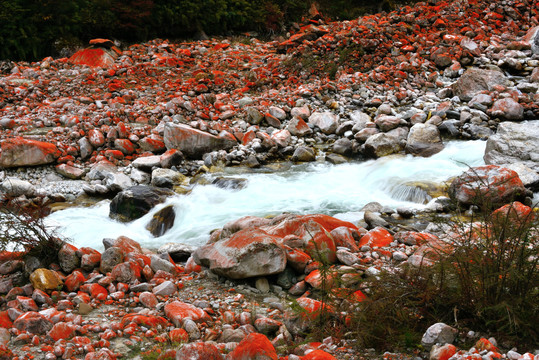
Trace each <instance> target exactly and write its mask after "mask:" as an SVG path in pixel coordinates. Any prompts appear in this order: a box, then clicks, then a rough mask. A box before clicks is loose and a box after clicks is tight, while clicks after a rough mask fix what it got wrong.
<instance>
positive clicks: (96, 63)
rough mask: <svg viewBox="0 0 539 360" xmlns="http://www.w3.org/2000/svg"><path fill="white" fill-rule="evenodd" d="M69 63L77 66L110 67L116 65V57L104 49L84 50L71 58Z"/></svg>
mask: <svg viewBox="0 0 539 360" xmlns="http://www.w3.org/2000/svg"><path fill="white" fill-rule="evenodd" d="M69 62H71V63H73V64H75V65H87V66H91V67H109V66H112V64H114V57H113V56H112V55H111V54H110V53H109V52H107V51H106V50H104V49H102V48H98V49H84V50H80V51H77V52H76V53H75V54H73V56H71V57H70V58H69Z"/></svg>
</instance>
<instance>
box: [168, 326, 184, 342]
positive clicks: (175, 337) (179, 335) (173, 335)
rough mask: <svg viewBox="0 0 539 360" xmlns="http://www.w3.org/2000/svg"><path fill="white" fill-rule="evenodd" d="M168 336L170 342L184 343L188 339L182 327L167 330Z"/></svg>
mask: <svg viewBox="0 0 539 360" xmlns="http://www.w3.org/2000/svg"><path fill="white" fill-rule="evenodd" d="M168 337H169V339H170V341H171V342H172V343H186V342H188V341H189V334H188V333H187V331H185V330H184V329H172V330H170V331H169V332H168Z"/></svg>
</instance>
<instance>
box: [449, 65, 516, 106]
mask: <svg viewBox="0 0 539 360" xmlns="http://www.w3.org/2000/svg"><path fill="white" fill-rule="evenodd" d="M495 85H503V86H508V85H510V81H509V79H507V77H506V76H505V75H504V74H503V73H502V72H501V71H499V70H487V69H478V68H472V69H468V70H466V71H465V72H464V74H462V76H461V77H460V78H459V79H458V80H457V82H455V83H454V84H453V87H452V88H453V94H455V95H456V96H458V97H459V98H460V99H461V100H462V101H470V100H472V98H473V97H474V95H476V94H477V93H479V92H481V91H483V90H488V91H492V90H493V89H494V86H495Z"/></svg>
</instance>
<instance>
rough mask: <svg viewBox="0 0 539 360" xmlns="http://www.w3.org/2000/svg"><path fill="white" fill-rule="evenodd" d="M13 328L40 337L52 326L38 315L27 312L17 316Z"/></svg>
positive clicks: (33, 312)
mask: <svg viewBox="0 0 539 360" xmlns="http://www.w3.org/2000/svg"><path fill="white" fill-rule="evenodd" d="M13 326H14V327H16V328H17V329H19V330H24V331H27V332H29V333H32V334H37V335H41V334H45V333H46V332H47V331H49V330H50V329H52V326H53V324H52V322H51V321H50V320H47V318H45V317H44V316H43V315H41V314H40V313H38V312H35V311H29V312H26V313H24V314H22V315H21V316H19V317H18V318H17V320H15V322H14V323H13Z"/></svg>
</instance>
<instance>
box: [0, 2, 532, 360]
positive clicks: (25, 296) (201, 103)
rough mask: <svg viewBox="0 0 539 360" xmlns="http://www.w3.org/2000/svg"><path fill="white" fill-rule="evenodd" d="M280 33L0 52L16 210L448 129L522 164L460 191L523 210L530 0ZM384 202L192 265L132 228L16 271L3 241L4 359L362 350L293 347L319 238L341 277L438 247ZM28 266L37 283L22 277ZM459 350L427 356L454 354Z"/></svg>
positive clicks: (297, 225)
mask: <svg viewBox="0 0 539 360" xmlns="http://www.w3.org/2000/svg"><path fill="white" fill-rule="evenodd" d="M281 40H282V41H272V42H262V41H259V40H256V39H249V38H245V39H242V41H237V40H236V41H234V40H230V39H222V40H221V39H220V40H215V39H214V40H207V41H197V42H191V43H173V42H169V41H166V40H154V41H151V42H148V43H145V44H137V45H133V46H130V47H128V48H125V49H120V48H118V47H117V46H115V45H114V43H113V42H111V41H109V40H104V39H96V40H93V41H92V42H91V47H90V48H89V49H86V50H83V51H81V52H79V53H77V54H74V55H73V56H72V57H70V58H62V59H52V58H47V59H44V60H43V61H40V62H37V63H22V62H21V63H7V64H5V65H6V66H5V67H2V71H3V72H4V73H3V74H2V76H1V77H0V104H1V109H2V110H1V114H0V139H1V148H0V149H1V151H0V167H1V168H3V170H2V172H1V173H0V181H1V185H0V189H1V193H0V194H2V196H3V197H5V198H6V199H10V202H11V203H12V204H18V206H24V205H29V204H32V203H35V204H38V205H40V206H42V205H48V204H51V203H54V202H58V201H66V200H67V201H73V200H75V198H76V197H77V196H79V195H81V194H82V193H86V194H89V195H91V196H108V197H113V196H116V195H117V194H118V195H117V198H116V199H118V197H122V196H123V197H124V198H132V196H131V195H129V196H126V195H125V194H132V193H133V192H140V193H142V194H146V195H143V196H142V195H141V196H140V197H141V198H144V199H148V198H152V197H151V196H148V191H149V192H157V193H159V194H158V195H155V199H157V200H156V202H159V201H161V200H159V199H160V196H166V194H167V193H171V191H170V190H169V189H174V190H176V191H178V192H179V191H181V188H182V187H185V186H186V184H188V183H189V178H190V177H193V176H195V175H196V174H197V173H200V172H204V171H208V170H209V169H211V167H212V166H222V165H225V166H234V165H243V166H249V167H259V166H263V165H265V164H268V163H271V162H274V161H280V160H292V161H298V162H299V161H315V160H319V161H323V160H325V161H329V162H332V163H340V162H344V161H347V160H348V159H351V158H369V157H381V156H386V155H389V154H393V153H401V152H406V153H411V154H413V155H416V156H430V155H431V154H434V153H436V152H438V151H440V150H441V149H442V148H443V140H442V139H443V138H445V137H451V138H464V139H476V138H481V139H489V145H488V146H487V154H486V156H485V159H486V161H487V163H489V164H498V165H504V166H508V167H512V168H514V170H515V171H516V172H517V173H518V175H517V173H515V172H513V171H511V170H504V169H501V168H498V167H496V166H494V165H491V166H487V167H484V168H481V169H479V170H476V172H475V173H474V174H466V175H465V179H466V181H464V180H463V181H462V182H463V183H469V180H470V176H472V177H473V175H476V176H477V175H478V174H479V176H480V180H478V183H481V182H485V181H486V182H487V183H489V184H490V185H491V186H499V187H500V188H499V191H497V192H496V193H495V195H496V196H498V197H496V198H493V201H494V202H495V203H496V204H497V205H499V206H502V205H504V204H506V203H507V202H508V201H510V200H514V199H517V200H521V201H523V202H525V203H527V204H528V205H530V204H529V201H530V199H529V197H528V198H527V196H529V195H530V193H529V190H530V189H532V190H535V188H536V186H537V184H538V183H539V180H538V178H539V176H538V174H537V169H538V168H539V166H538V165H537V161H538V159H539V157H536V156H535V153H534V151H533V150H530V146H529V145H527V144H529V143H530V141H532V140H534V139H533V134H534V133H535V132H536V131H538V130H537V129H538V125H537V121H528V122H522V121H524V120H534V119H538V118H539V93H538V89H539V7H538V4H537V3H536V2H535V1H531V0H530V1H528V0H523V1H510V0H506V1H498V2H491V1H482V0H478V1H466V2H463V1H453V2H449V1H448V2H439V1H430V2H427V3H418V4H417V5H415V6H414V7H404V8H402V9H401V10H399V11H396V12H392V13H389V14H379V15H372V16H367V17H364V18H360V19H357V20H353V21H347V22H335V23H328V24H326V23H324V21H323V20H313V21H311V22H310V23H309V24H308V25H305V26H304V27H302V28H301V29H300V30H299V31H298V32H297V33H295V34H292V35H291V36H290V37H289V38H287V39H281ZM498 127H499V129H500V131H498ZM497 131H498V133H496V132H497ZM495 134H496V135H495ZM508 149H511V151H508ZM466 176H467V177H466ZM500 176H505V177H506V179H509V180H508V181H509V182H510V184H511V186H510V187H507V186H505V185H506V184H505V183H503V182H502V183H499V178H500ZM519 176H520V178H519ZM520 179H522V180H523V181H521V180H520ZM454 184H455V185H454V186H453V187H452V188H451V191H450V194H449V195H451V196H452V197H453V198H455V199H458V200H459V201H460V202H462V203H466V204H471V203H473V201H471V200H469V199H470V197H472V196H473V194H472V193H470V189H468V188H466V187H465V186H462V185H463V184H462V183H461V184H459V183H458V182H457V183H454ZM147 185H151V186H153V188H149V187H147ZM152 196H153V195H152ZM116 201H117V202H120V200H116ZM467 201H468V202H467ZM156 202H153V203H151V202H150V203H145V204H143V205H142V208H143V209H146V210H143V211H147V210H148V209H149V208H150V207H151V206H153V205H155V203H156ZM443 204H444V202H443V200H442V199H439V201H438V203H436V204H433V206H434V208H433V209H438V210H443V209H444V205H443ZM519 206H520V205H519ZM522 206H523V207H524V206H525V205H522ZM382 208H383V207H382V206H380V207H377V208H375V209H373V211H372V212H371V213H370V214H369V215H368V216H366V219H365V224H364V225H365V228H363V227H358V226H357V225H355V224H350V223H344V222H340V221H339V220H337V219H333V218H330V217H325V216H317V215H311V216H309V215H306V216H291V215H283V216H279V217H276V218H274V219H260V218H247V219H239V220H238V221H237V222H235V223H231V224H227V225H226V226H225V227H224V228H223V229H222V230H220V231H216V232H214V233H213V234H212V239H211V240H210V243H209V244H207V245H205V246H203V247H201V248H199V249H197V250H196V251H195V252H194V254H193V255H192V256H190V257H189V260H187V262H186V263H185V266H184V265H178V264H179V263H180V262H183V261H185V258H182V257H178V258H176V259H173V258H172V257H171V256H175V255H174V252H173V251H172V250H170V249H169V250H167V251H164V252H163V253H162V254H160V255H157V254H153V253H151V252H149V251H147V250H145V249H142V248H140V246H139V245H138V244H136V243H134V242H133V241H132V240H130V239H127V238H119V239H114V240H111V239H106V240H104V241H105V247H106V250H105V251H104V252H103V253H99V252H97V251H95V250H93V249H89V248H80V249H76V248H74V247H73V246H71V245H63V247H62V250H61V251H60V253H59V255H58V259H56V260H55V261H54V262H53V264H52V265H50V266H47V268H44V267H43V266H42V263H41V261H42V260H44V259H35V261H33V262H26V263H22V262H20V261H18V260H13V259H11V258H10V256H9V255H10V254H9V253H5V254H4V255H3V260H2V265H1V267H0V269H1V273H2V274H3V276H4V277H3V279H2V281H1V284H0V292H1V293H3V294H5V295H4V296H3V297H2V311H1V312H0V324H1V327H0V335H1V339H2V342H3V343H4V344H7V345H6V346H7V347H5V348H3V351H5V355H4V353H0V356H5V358H12V357H13V356H15V355H10V354H11V353H10V351H14V353H15V354H16V355H17V356H18V358H20V359H26V358H42V359H56V358H64V359H68V358H86V359H88V360H89V359H112V358H117V357H121V356H122V355H123V356H124V357H125V356H129V357H132V356H135V354H134V353H133V352H129V351H130V350H129V348H126V346H129V347H132V346H133V345H139V346H142V347H144V348H145V349H150V348H151V347H152V346H153V345H152V344H156V343H159V344H163V347H164V348H167V347H170V348H173V347H174V349H173V350H171V352H170V353H169V354H168V355H169V356H171V357H174V356H175V357H176V358H177V359H187V358H189V356H195V358H197V357H196V356H198V358H201V359H206V358H207V359H210V358H215V359H220V358H223V355H222V354H224V353H227V352H230V353H229V354H228V355H227V358H230V359H247V358H253V357H254V356H255V355H254V354H253V353H252V352H253V351H254V352H256V351H258V352H259V353H264V355H260V354H259V356H262V357H261V358H264V359H266V358H267V359H277V358H278V356H281V357H284V358H286V356H288V359H297V358H298V357H299V356H302V357H301V358H302V359H326V358H328V359H329V358H332V357H331V355H329V354H326V352H325V351H327V352H329V353H332V354H333V355H334V356H335V357H337V358H339V359H341V358H342V359H346V358H349V359H355V358H360V357H362V355H361V354H357V353H356V352H355V350H353V349H352V347H351V344H350V343H347V342H346V341H343V342H341V339H337V338H328V339H326V340H324V342H323V343H322V344H320V343H309V344H307V345H301V346H300V345H299V341H301V340H302V337H301V336H300V334H301V330H302V329H304V328H305V327H306V326H308V325H309V320H310V319H311V317H310V316H311V313H313V312H314V313H316V311H317V310H318V309H320V308H321V307H323V305H322V304H321V303H320V302H319V301H318V300H316V299H314V298H313V297H312V296H310V295H309V289H317V288H320V286H321V279H320V271H319V270H318V267H319V265H318V262H317V261H316V260H317V256H320V253H319V251H314V250H318V249H320V248H322V249H324V254H323V256H324V257H326V260H327V261H329V262H330V263H332V264H334V266H335V268H336V269H337V270H339V271H337V273H339V274H341V275H343V274H346V276H344V275H343V277H344V279H345V280H346V281H349V282H350V284H353V283H354V282H355V281H356V280H358V279H361V278H365V277H368V276H376V274H377V273H378V271H380V269H381V268H388V267H389V268H390V267H393V266H396V265H398V264H401V263H403V262H406V263H409V264H412V265H414V264H416V265H417V264H422V263H423V262H424V261H427V262H428V261H429V259H428V254H429V251H428V246H427V247H424V246H426V245H427V244H429V243H430V246H437V245H436V244H438V241H439V239H438V237H437V236H438V235H439V234H436V232H435V231H434V230H433V229H430V230H431V231H430V232H426V233H424V234H421V233H420V232H418V231H412V232H409V231H408V232H405V231H402V229H399V228H398V227H393V225H391V224H390V223H388V222H387V221H386V220H385V219H384V218H382V217H381V216H380V215H378V214H377V213H383V211H382ZM519 209H520V207H519ZM528 209H529V208H528ZM526 211H527V210H526V209H524V210H522V213H526ZM411 215H413V214H408V213H407V212H406V211H401V212H400V213H399V214H398V216H400V217H408V216H411ZM118 216H127V217H128V218H129V217H131V218H133V217H137V216H139V215H137V214H133V213H128V214H125V213H122V211H121V210H119V211H118ZM168 216H169V215H163V218H167V217H168ZM398 216H397V215H394V216H393V217H398ZM306 229H308V231H307V232H306ZM241 249H243V250H245V249H248V250H249V251H250V254H251V255H252V254H255V255H256V256H254V255H253V256H246V254H245V253H243V252H241V251H239V250H241ZM313 249H314V250H313ZM191 251H192V249H189V250H188V251H187V254H189V253H191ZM180 253H182V252H180ZM185 253H186V252H185V251H184V252H183V254H184V255H185ZM178 256H179V255H178ZM254 260H256V261H254ZM318 260H319V259H318ZM176 261H177V262H178V263H177V262H176ZM200 265H202V266H204V267H205V269H202V268H201V267H200ZM24 275H26V276H30V279H31V280H32V282H31V284H26V285H22V284H20V279H21V277H24ZM218 275H219V276H218ZM341 275H339V276H341ZM238 279H240V280H238ZM241 279H248V280H241ZM268 279H270V282H268ZM232 280H234V281H235V282H233V281H232ZM18 285H22V286H18ZM287 296H299V298H298V299H297V300H296V302H297V304H299V306H300V307H302V308H303V309H305V311H306V314H305V313H304V314H303V315H302V316H303V317H302V316H299V317H298V315H297V314H295V313H292V312H290V311H289V309H288V303H287V301H286V300H284V299H286V297H287ZM345 296H346V297H347V300H348V301H361V300H362V299H363V298H364V296H365V295H364V294H363V293H361V291H359V292H358V291H356V292H354V293H353V294H348V293H346V295H345ZM440 331H441V330H440ZM449 332H450V333H451V332H452V330H449ZM434 333H436V331H435V330H432V334H430V335H428V334H426V335H425V336H426V337H424V340H425V344H424V346H425V347H426V348H430V347H431V346H432V345H433V344H436V343H441V345H443V344H445V343H450V342H452V340H447V338H441V337H440V338H437V336H438V335H433V334H434ZM260 334H264V335H260ZM270 340H271V341H270ZM199 341H204V343H203V344H201V343H199ZM179 342H187V343H188V345H185V346H184V347H182V348H181V349H180V350H178V351H177V352H176V351H175V349H176V348H177V347H176V346H175V345H174V346H172V345H171V344H175V343H179ZM494 342H495V341H491V342H489V341H487V340H480V341H478V342H477V344H476V346H475V347H474V348H472V349H470V350H469V351H463V350H461V351H460V352H458V353H457V354H456V355H455V356H456V357H455V358H459V359H460V358H476V357H477V358H478V357H479V356H483V358H485V357H487V358H495V357H497V356H498V355H496V354H497V352H498V351H499V350H498V349H497V348H496V344H495V343H494ZM238 343H239V344H238ZM165 345H167V346H165ZM451 346H453V345H451ZM451 346H447V345H446V346H444V347H443V348H436V347H435V348H434V350H433V355H432V356H433V357H434V358H436V359H442V358H443V359H447V358H449V357H450V356H451V355H453V354H455V353H456V352H457V348H455V347H453V348H451ZM10 349H11V350H10ZM253 349H254V350H253ZM314 349H317V350H315V351H312V352H310V353H308V352H309V350H314ZM529 350H532V349H529ZM323 351H324V352H323ZM202 352H204V354H205V355H201V354H202ZM449 353H450V355H449V356H448V355H447V354H449ZM126 354H128V355H126ZM190 354H199V355H190ZM139 356H140V355H139ZM392 356H393V355H392V354H387V357H392ZM500 356H501V355H500ZM504 356H506V357H508V358H511V359H520V358H522V359H531V358H533V355H531V354H526V355H522V356H521V355H520V354H518V353H516V352H515V351H510V352H508V353H506V354H504Z"/></svg>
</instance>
